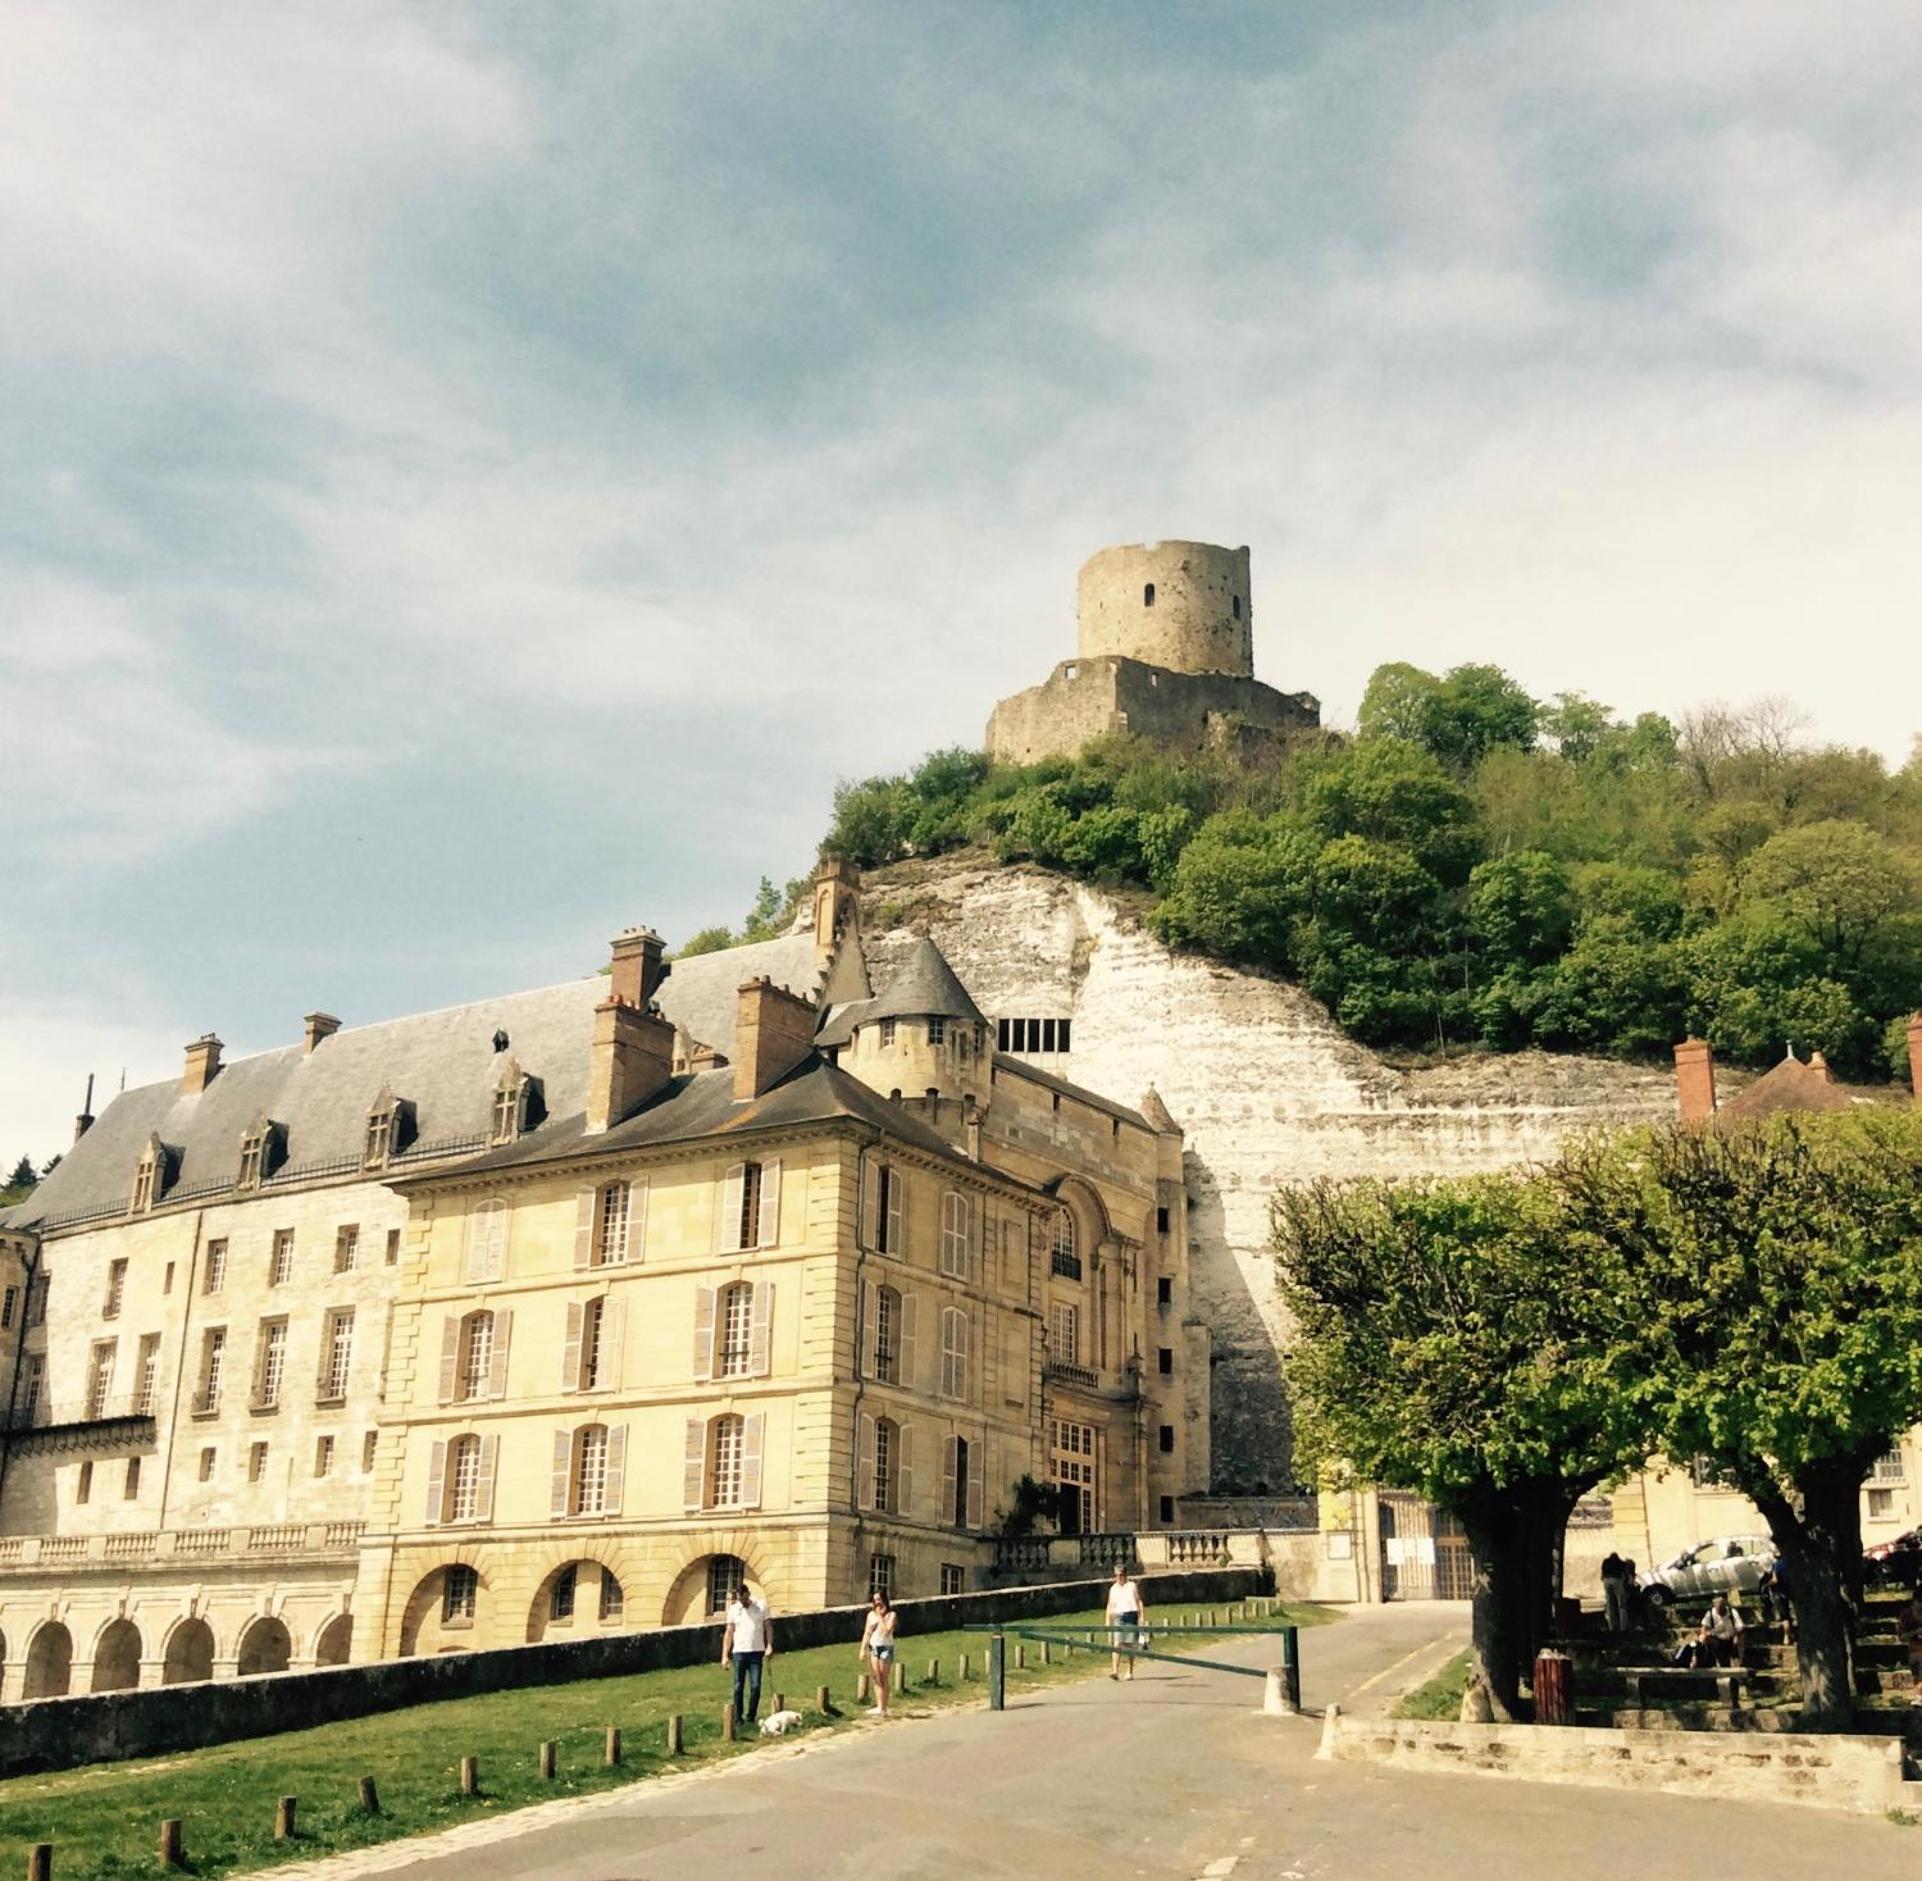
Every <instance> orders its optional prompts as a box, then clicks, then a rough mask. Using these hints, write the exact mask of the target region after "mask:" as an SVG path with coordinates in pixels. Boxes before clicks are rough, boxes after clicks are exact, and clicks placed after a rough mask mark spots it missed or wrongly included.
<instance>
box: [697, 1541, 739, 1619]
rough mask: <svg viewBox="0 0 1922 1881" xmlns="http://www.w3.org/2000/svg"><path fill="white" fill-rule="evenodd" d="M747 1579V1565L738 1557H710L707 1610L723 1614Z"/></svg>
mask: <svg viewBox="0 0 1922 1881" xmlns="http://www.w3.org/2000/svg"><path fill="white" fill-rule="evenodd" d="M746 1578H747V1564H746V1563H745V1562H743V1561H742V1560H741V1558H740V1556H739V1555H732V1554H716V1555H710V1556H709V1557H708V1562H707V1610H708V1612H710V1613H725V1612H726V1611H727V1609H728V1603H729V1602H730V1601H731V1600H733V1598H734V1596H735V1595H736V1594H738V1593H739V1592H740V1591H741V1583H742V1581H744V1580H745V1579H746Z"/></svg>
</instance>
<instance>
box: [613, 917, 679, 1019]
mask: <svg viewBox="0 0 1922 1881" xmlns="http://www.w3.org/2000/svg"><path fill="white" fill-rule="evenodd" d="M608 951H609V957H610V959H609V969H608V971H609V979H610V982H611V983H610V985H609V987H608V997H609V998H610V999H617V1000H619V1001H620V1002H621V1004H622V1005H623V1006H635V1007H638V1008H639V1009H640V1010H641V1011H642V1012H645V1011H646V1010H647V1009H648V1007H649V1006H651V1005H652V1004H653V1003H654V995H655V993H656V992H657V991H658V990H659V988H660V984H661V982H662V981H663V980H664V979H666V978H667V975H668V969H667V968H666V967H664V966H663V965H662V964H661V952H662V949H661V937H660V936H659V935H658V934H657V933H655V932H654V930H653V929H652V928H651V927H630V928H626V929H623V930H622V932H620V933H619V934H616V935H615V936H614V939H613V941H612V943H611V945H610V947H609V950H608Z"/></svg>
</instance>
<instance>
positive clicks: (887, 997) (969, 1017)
mask: <svg viewBox="0 0 1922 1881" xmlns="http://www.w3.org/2000/svg"><path fill="white" fill-rule="evenodd" d="M923 1018H928V1019H960V1020H962V1021H964V1022H965V1023H967V1024H969V1025H985V1024H986V1023H987V1019H986V1016H985V1015H984V1014H983V1013H982V1011H981V1008H980V1007H979V1006H977V1005H976V1004H975V1003H974V1001H973V999H972V998H971V997H970V996H969V994H968V989H967V988H966V987H965V986H963V985H962V984H961V981H960V979H959V978H958V977H957V975H956V973H955V971H954V969H953V968H952V967H951V966H949V965H948V957H947V955H946V954H944V953H943V952H942V951H941V949H940V948H939V947H937V946H936V945H935V944H934V942H933V941H932V940H926V939H924V940H922V941H920V942H918V943H917V944H916V946H915V949H914V951H913V953H911V954H909V955H908V957H907V959H906V960H905V961H904V962H903V963H902V966H901V971H900V972H899V973H897V974H896V975H895V976H894V978H893V979H891V980H890V981H889V982H888V983H887V985H886V986H884V987H883V988H882V989H881V991H880V992H879V993H877V994H876V995H875V997H874V998H873V999H871V1000H870V1001H869V1002H868V1003H867V1004H866V1005H865V1006H864V1007H862V1009H861V1014H860V1020H859V1023H860V1024H862V1025H866V1024H868V1023H869V1021H871V1020H874V1019H923Z"/></svg>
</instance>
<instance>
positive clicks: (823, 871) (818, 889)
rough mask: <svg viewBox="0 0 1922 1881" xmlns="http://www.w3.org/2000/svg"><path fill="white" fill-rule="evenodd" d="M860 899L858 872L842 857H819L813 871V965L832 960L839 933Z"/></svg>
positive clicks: (859, 873) (824, 964)
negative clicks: (819, 859) (819, 860)
mask: <svg viewBox="0 0 1922 1881" xmlns="http://www.w3.org/2000/svg"><path fill="white" fill-rule="evenodd" d="M860 899H861V871H860V870H859V869H857V868H856V867H855V866H854V864H853V863H852V862H850V861H849V860H848V859H847V857H846V856H823V857H822V858H821V866H820V867H819V868H818V869H817V870H815V872H814V964H815V965H816V966H817V967H824V966H826V965H827V963H828V962H829V961H830V960H832V959H833V958H834V949H835V947H836V946H837V945H838V944H839V942H840V939H841V932H842V929H844V928H845V927H846V926H847V924H848V923H849V922H850V921H851V920H853V918H854V915H855V910H856V908H857V907H858V905H859V903H860Z"/></svg>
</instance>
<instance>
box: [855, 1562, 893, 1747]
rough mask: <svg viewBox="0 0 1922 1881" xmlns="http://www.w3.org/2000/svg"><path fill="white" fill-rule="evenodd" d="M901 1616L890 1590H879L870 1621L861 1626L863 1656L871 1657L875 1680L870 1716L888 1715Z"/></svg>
mask: <svg viewBox="0 0 1922 1881" xmlns="http://www.w3.org/2000/svg"><path fill="white" fill-rule="evenodd" d="M900 1618H901V1616H900V1615H899V1614H898V1613H896V1612H895V1610H894V1602H893V1601H891V1600H890V1599H889V1598H888V1597H887V1595H886V1594H884V1593H880V1592H878V1591H877V1592H876V1593H875V1595H874V1597H873V1598H872V1599H871V1600H870V1601H869V1602H868V1623H867V1625H866V1626H865V1627H863V1628H862V1630H861V1657H862V1658H863V1659H865V1660H866V1661H867V1668H868V1674H869V1676H870V1677H871V1678H872V1679H873V1680H874V1704H873V1707H872V1708H871V1709H870V1710H869V1712H868V1716H869V1717H870V1718H885V1717H886V1716H887V1715H888V1686H889V1684H890V1683H891V1682H892V1680H893V1676H894V1629H895V1627H896V1625H897V1624H898V1623H899V1621H900Z"/></svg>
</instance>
